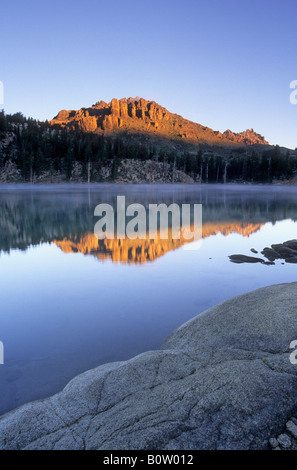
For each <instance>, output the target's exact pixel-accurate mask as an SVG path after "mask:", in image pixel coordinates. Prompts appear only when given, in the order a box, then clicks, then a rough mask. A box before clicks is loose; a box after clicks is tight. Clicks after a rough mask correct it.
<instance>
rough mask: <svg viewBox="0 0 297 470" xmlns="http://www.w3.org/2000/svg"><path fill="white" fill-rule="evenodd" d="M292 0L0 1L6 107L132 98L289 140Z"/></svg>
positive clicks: (295, 111)
mask: <svg viewBox="0 0 297 470" xmlns="http://www.w3.org/2000/svg"><path fill="white" fill-rule="evenodd" d="M296 18H297V0H244V1H243V0H203V1H202V0H158V1H157V0H149V1H148V0H137V1H136V0H80V1H78V0H51V1H50V2H45V1H41V0H38V1H37V0H26V1H24V0H1V1H0V19H1V23H0V25H1V26H0V48H1V49H0V50H1V59H0V81H2V82H3V84H4V105H3V106H1V105H0V108H1V107H4V109H5V111H6V112H7V113H13V112H17V111H21V112H22V113H23V114H24V115H26V116H32V117H34V118H36V119H40V120H44V119H51V118H52V117H54V116H55V115H56V114H57V112H58V111H59V110H61V109H79V108H81V107H83V106H86V107H87V106H91V105H92V104H94V103H95V102H96V101H99V100H101V99H102V100H104V101H107V102H108V101H110V100H111V99H112V98H118V99H119V98H123V97H129V96H142V97H144V98H146V99H152V100H155V101H157V102H158V103H160V104H161V105H162V106H165V107H166V108H167V109H168V110H169V111H171V112H174V113H178V114H181V115H182V116H183V117H185V118H188V119H191V120H192V121H195V122H199V123H201V124H203V125H206V126H209V127H211V128H213V129H215V130H220V131H224V130H226V129H231V130H233V131H235V132H240V131H242V130H245V129H247V128H251V127H253V128H254V129H255V130H256V131H257V132H259V133H261V134H263V135H264V136H265V137H266V139H267V140H268V141H269V142H270V143H272V144H279V145H284V146H287V147H290V148H295V147H297V132H296V131H297V105H292V104H291V103H290V100H289V97H290V93H291V91H292V90H290V88H289V85H290V82H291V81H293V80H297V29H296Z"/></svg>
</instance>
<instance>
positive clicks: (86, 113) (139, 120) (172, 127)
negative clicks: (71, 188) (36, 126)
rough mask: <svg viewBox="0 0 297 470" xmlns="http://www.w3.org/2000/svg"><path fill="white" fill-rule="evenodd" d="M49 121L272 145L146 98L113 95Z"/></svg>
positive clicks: (94, 129)
mask: <svg viewBox="0 0 297 470" xmlns="http://www.w3.org/2000/svg"><path fill="white" fill-rule="evenodd" d="M49 123H50V124H51V125H52V126H55V125H56V126H59V127H67V128H70V129H74V130H75V129H80V130H82V131H84V132H95V133H104V134H116V133H119V132H121V133H124V132H128V133H132V134H147V135H149V136H152V137H153V136H155V137H163V138H166V139H170V140H175V141H181V142H189V143H192V144H210V145H215V146H243V145H269V143H268V142H267V141H266V140H265V138H264V137H263V136H261V135H260V134H257V133H256V132H255V131H254V130H253V129H248V130H246V131H244V132H240V133H234V132H232V131H230V130H229V129H228V130H226V131H225V132H223V133H221V132H219V131H214V130H212V129H210V128H209V127H205V126H202V125H201V124H197V123H195V122H192V121H189V120H188V119H184V118H183V117H182V116H179V115H178V114H173V113H171V112H169V111H168V110H167V109H166V108H163V107H162V106H160V105H159V104H158V103H156V102H155V101H147V100H145V99H144V98H128V99H127V98H122V99H120V100H117V99H115V98H114V99H112V100H111V101H110V103H105V102H104V101H98V102H97V103H96V104H94V105H93V106H91V107H89V108H81V109H79V110H78V111H75V110H71V111H66V110H62V111H60V112H59V113H58V114H57V116H56V117H54V119H52V120H51V121H49Z"/></svg>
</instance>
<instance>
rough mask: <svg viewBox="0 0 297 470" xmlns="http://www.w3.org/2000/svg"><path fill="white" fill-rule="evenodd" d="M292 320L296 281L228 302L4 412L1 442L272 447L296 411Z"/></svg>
mask: <svg viewBox="0 0 297 470" xmlns="http://www.w3.org/2000/svg"><path fill="white" fill-rule="evenodd" d="M296 327H297V283H291V284H280V285H275V286H270V287H266V288H263V289H259V290H257V291H253V292H251V293H248V294H245V295H242V296H239V297H236V298H233V299H231V300H228V301H226V302H224V303H222V304H220V305H217V306H216V307H213V308H211V309H209V310H207V311H206V312H204V313H203V314H201V315H198V316H197V317H195V318H193V319H192V320H190V321H189V322H187V323H185V324H184V325H182V326H181V327H180V328H178V329H177V330H175V331H174V332H173V333H172V334H171V335H170V336H169V337H168V338H167V339H166V340H165V342H164V344H163V346H162V348H161V349H160V350H158V351H149V352H146V353H143V354H141V355H139V356H137V357H134V358H133V359H131V360H128V361H125V362H116V363H110V364H106V365H103V366H100V367H98V368H96V369H93V370H90V371H87V372H85V373H83V374H81V375H79V376H77V377H75V378H74V379H73V380H72V381H71V382H69V384H68V385H67V386H66V387H65V388H64V389H63V390H62V391H61V392H60V393H57V394H56V395H54V396H52V397H50V398H47V399H44V400H40V401H35V402H32V403H28V404H26V405H23V406H21V407H20V408H18V409H16V410H14V411H12V412H10V413H7V414H5V415H3V416H2V417H1V418H0V449H107V450H116V449H119V450H124V449H150V450H153V449H164V450H166V449H168V450H176V449H187V450H192V449H266V448H271V443H270V441H269V439H270V440H271V438H273V437H274V436H279V435H280V434H281V433H282V432H283V429H284V427H285V426H286V423H287V422H288V420H290V418H291V416H292V415H293V414H294V413H295V414H296V411H297V365H294V364H291V362H290V360H289V357H290V353H291V352H292V351H291V350H290V349H289V345H290V342H291V341H293V340H295V339H297V328H296ZM291 427H292V428H293V426H292V425H291ZM294 430H295V429H294ZM291 431H292V430H291ZM284 445H285V444H284Z"/></svg>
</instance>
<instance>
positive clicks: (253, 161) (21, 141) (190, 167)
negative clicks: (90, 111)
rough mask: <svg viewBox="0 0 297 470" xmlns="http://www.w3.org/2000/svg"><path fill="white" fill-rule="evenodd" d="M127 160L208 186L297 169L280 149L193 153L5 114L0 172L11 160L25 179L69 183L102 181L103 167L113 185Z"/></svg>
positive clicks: (283, 175)
mask: <svg viewBox="0 0 297 470" xmlns="http://www.w3.org/2000/svg"><path fill="white" fill-rule="evenodd" d="M123 159H135V160H140V161H143V160H154V161H157V162H159V163H163V164H165V163H166V164H169V165H170V166H171V169H172V173H174V172H175V171H176V170H180V171H183V172H185V173H186V174H188V175H190V176H192V178H193V179H194V181H199V182H203V183H226V182H228V181H229V182H230V181H238V182H240V181H248V182H268V183H269V182H272V180H273V179H279V180H282V179H283V180H284V179H290V178H292V177H293V176H294V174H295V173H296V170H297V158H296V157H295V156H292V155H291V154H290V152H289V151H287V153H285V154H284V153H283V152H282V151H281V150H280V148H279V147H278V146H276V147H271V148H268V149H267V147H265V148H264V149H263V150H257V151H255V150H252V148H248V147H246V148H244V147H239V148H234V149H231V150H230V151H229V152H228V151H226V149H224V151H223V152H222V153H220V152H219V151H218V149H215V150H213V149H211V148H209V149H205V147H203V146H201V147H200V148H198V150H197V151H191V152H190V151H183V150H182V151H180V150H177V149H176V148H175V147H173V146H172V147H171V148H170V150H168V149H167V148H165V147H164V146H163V147H162V146H160V145H156V144H153V143H143V142H141V140H140V139H139V138H138V139H135V138H133V136H130V137H128V136H127V135H126V134H124V133H123V134H118V135H116V136H104V135H101V134H94V133H84V132H82V131H81V130H79V129H72V130H70V129H65V128H60V127H57V126H51V125H49V123H48V122H47V121H45V122H38V121H36V120H34V119H32V118H25V117H24V116H23V115H22V114H21V113H16V114H13V115H7V114H5V113H4V111H2V112H0V171H1V168H4V167H5V165H6V164H7V162H11V163H13V164H14V165H15V166H16V168H17V170H18V174H19V175H20V178H21V179H22V180H23V181H34V180H35V179H36V178H38V177H39V176H40V175H42V174H48V176H49V178H51V176H53V175H57V174H60V175H62V177H63V179H64V180H65V181H67V180H68V181H69V180H72V179H73V174H74V172H75V171H76V173H77V171H78V172H79V174H78V175H77V174H76V176H78V177H80V178H81V179H82V180H83V181H102V179H103V178H102V169H103V168H106V167H109V168H110V172H109V180H111V181H112V180H114V179H116V177H117V172H118V168H119V165H120V162H121V160H123ZM77 164H79V165H78V166H77V168H76V170H75V165H77Z"/></svg>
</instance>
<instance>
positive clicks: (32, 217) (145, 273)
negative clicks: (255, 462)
mask: <svg viewBox="0 0 297 470" xmlns="http://www.w3.org/2000/svg"><path fill="white" fill-rule="evenodd" d="M118 195H124V196H125V197H126V204H127V205H128V204H131V203H133V202H134V203H140V204H143V205H145V207H147V206H148V204H152V203H165V204H171V203H173V202H175V203H177V204H180V205H181V204H185V203H188V204H190V203H191V204H202V208H203V230H202V235H203V240H202V245H201V248H200V249H199V250H186V249H184V248H185V245H183V244H182V243H178V242H177V241H174V240H162V243H161V241H160V240H159V241H154V243H150V242H149V241H147V240H129V239H126V240H109V241H108V240H104V241H98V240H97V239H96V237H94V224H95V222H96V218H95V217H94V209H95V207H96V205H98V204H100V203H109V204H113V205H114V207H115V202H116V197H117V196H118ZM296 220H297V191H296V188H294V187H280V186H235V185H234V186H232V185H228V186H223V185H222V186H215V185H108V184H106V185H105V184H104V185H63V186H61V185H58V186H53V185H49V186H28V185H15V186H12V185H11V186H0V299H1V303H0V341H2V342H3V344H4V350H5V363H4V365H0V390H1V395H0V413H4V412H6V411H9V410H11V409H13V408H15V407H16V406H19V405H20V404H22V403H25V402H27V401H31V400H34V399H38V398H43V397H46V396H49V395H51V394H53V393H55V392H57V391H59V390H60V389H61V388H62V387H64V386H65V385H66V384H67V382H68V381H69V380H70V379H71V378H73V377H74V376H75V375H77V374H78V373H81V372H83V371H85V370H87V369H90V368H92V367H96V366H98V365H100V364H102V363H105V362H110V361H118V360H126V359H128V358H130V357H133V356H134V355H136V354H139V353H141V352H143V351H147V350H151V349H156V348H159V347H160V346H161V344H162V342H163V341H164V339H165V337H166V336H167V335H168V334H170V333H171V332H172V331H173V330H174V329H175V328H176V327H178V326H179V325H181V324H182V323H184V322H185V321H187V320H189V319H190V318H192V317H193V316H195V315H197V314H199V313H201V312H202V311H204V310H205V309H207V308H209V307H211V306H213V305H215V304H217V303H218V302H221V301H223V300H226V299H228V298H230V297H232V296H234V295H238V294H241V293H245V292H248V291H250V290H253V289H256V288H259V287H263V286H266V285H270V284H276V283H281V282H292V281H296V266H295V265H293V264H292V265H289V264H282V263H281V260H276V263H275V265H273V266H266V265H261V264H257V265H254V264H253V265H246V264H244V265H235V264H232V263H231V262H230V261H229V258H228V256H229V255H231V254H234V253H242V254H245V255H252V253H251V252H250V250H251V248H254V249H255V250H256V251H258V253H259V255H257V256H261V254H260V253H261V250H263V248H264V247H265V246H270V245H271V244H273V243H283V242H284V241H286V240H290V239H293V238H297V222H296ZM173 242H174V243H173Z"/></svg>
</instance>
